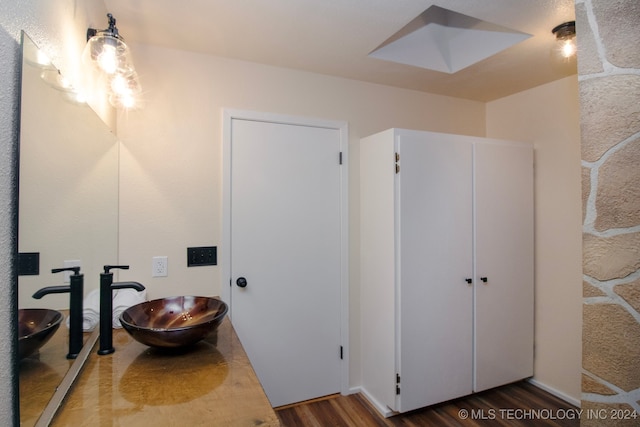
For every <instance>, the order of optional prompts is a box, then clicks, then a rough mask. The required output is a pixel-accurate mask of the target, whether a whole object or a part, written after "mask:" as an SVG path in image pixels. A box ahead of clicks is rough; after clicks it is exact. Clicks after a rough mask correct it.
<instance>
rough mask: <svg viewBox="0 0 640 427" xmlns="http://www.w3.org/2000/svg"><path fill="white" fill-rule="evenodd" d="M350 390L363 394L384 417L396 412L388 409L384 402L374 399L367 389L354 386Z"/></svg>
mask: <svg viewBox="0 0 640 427" xmlns="http://www.w3.org/2000/svg"><path fill="white" fill-rule="evenodd" d="M351 390H354V393H360V394H362V395H363V396H364V398H365V399H366V400H367V402H368V403H369V404H370V405H371V406H373V408H374V409H375V410H376V411H378V412H379V413H380V415H382V416H383V417H385V418H389V417H390V416H392V415H395V414H396V413H395V412H394V411H392V410H391V409H389V407H388V406H387V405H385V404H382V403H380V402H378V400H376V399H375V398H374V397H373V396H371V395H370V394H369V393H368V392H367V390H365V389H364V388H362V387H354V388H352V389H351Z"/></svg>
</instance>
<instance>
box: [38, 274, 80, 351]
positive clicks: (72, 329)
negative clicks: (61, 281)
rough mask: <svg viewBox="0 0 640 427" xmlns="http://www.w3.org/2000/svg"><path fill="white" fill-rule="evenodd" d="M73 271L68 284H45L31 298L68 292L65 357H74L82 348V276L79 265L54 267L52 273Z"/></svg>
mask: <svg viewBox="0 0 640 427" xmlns="http://www.w3.org/2000/svg"><path fill="white" fill-rule="evenodd" d="M62 271H73V274H72V275H71V276H70V277H69V285H61V286H47V287H45V288H42V289H39V290H38V291H37V292H36V293H35V294H33V298H35V299H40V298H42V297H43V296H45V295H48V294H62V293H67V292H68V293H69V353H67V359H75V358H76V357H78V353H80V350H81V349H82V344H83V338H82V318H83V314H82V298H83V294H84V278H83V275H82V274H80V267H66V268H54V269H53V270H51V272H52V273H60V272H62Z"/></svg>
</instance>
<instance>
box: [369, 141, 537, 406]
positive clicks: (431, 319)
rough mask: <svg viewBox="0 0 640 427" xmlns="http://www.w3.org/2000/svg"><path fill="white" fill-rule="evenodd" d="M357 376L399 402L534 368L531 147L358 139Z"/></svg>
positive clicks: (374, 393) (377, 398) (377, 397)
mask: <svg viewBox="0 0 640 427" xmlns="http://www.w3.org/2000/svg"><path fill="white" fill-rule="evenodd" d="M360 156H361V157H360V170H361V176H360V185H361V192H360V197H361V199H360V216H361V229H360V235H361V249H360V250H361V283H362V286H361V316H362V317H361V321H362V326H361V327H362V359H363V363H362V385H363V391H364V393H365V394H366V395H367V397H368V398H369V399H370V400H371V401H372V403H374V404H375V405H376V406H377V407H378V409H379V410H381V411H382V412H383V413H390V411H397V412H405V411H410V410H412V409H416V408H420V407H423V406H427V405H431V404H435V403H438V402H443V401H446V400H449V399H453V398H456V397H460V396H464V395H467V394H471V393H473V392H478V391H481V390H486V389H488V388H492V387H496V386H499V385H503V384H507V383H510V382H513V381H517V380H520V379H523V378H526V377H529V376H531V375H532V374H533V256H534V254H533V148H532V146H531V145H529V144H525V143H518V142H509V141H499V140H493V139H486V138H478V137H468V136H460V135H450V134H441V133H433V132H423V131H410V130H404V129H390V130H387V131H384V132H381V133H379V134H376V135H373V136H370V137H367V138H364V139H362V140H361V143H360Z"/></svg>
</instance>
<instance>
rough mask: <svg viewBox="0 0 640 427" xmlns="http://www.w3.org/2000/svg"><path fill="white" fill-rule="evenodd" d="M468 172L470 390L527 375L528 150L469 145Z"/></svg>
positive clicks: (529, 336) (530, 181)
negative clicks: (471, 163) (471, 206)
mask: <svg viewBox="0 0 640 427" xmlns="http://www.w3.org/2000/svg"><path fill="white" fill-rule="evenodd" d="M475 170H476V176H475V198H476V285H475V286H476V294H475V298H476V304H475V309H476V311H475V322H476V338H475V363H476V369H475V373H476V374H475V385H474V391H481V390H486V389H488V388H492V387H496V386H499V385H503V384H507V383H510V382H513V381H516V380H520V379H522V378H526V377H529V376H531V375H533V268H534V267H533V259H534V254H533V248H534V245H533V212H534V211H533V149H532V147H531V146H530V145H525V144H517V143H514V144H508V143H500V142H495V143H482V144H476V146H475ZM482 278H486V282H485V281H483V280H482Z"/></svg>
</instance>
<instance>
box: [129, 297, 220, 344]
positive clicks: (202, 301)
mask: <svg viewBox="0 0 640 427" xmlns="http://www.w3.org/2000/svg"><path fill="white" fill-rule="evenodd" d="M227 311H228V307H227V304H225V303H224V302H223V301H220V300H219V299H217V298H210V297H199V296H179V297H169V298H161V299H156V300H152V301H146V302H143V303H140V304H137V305H134V306H133V307H130V308H128V309H126V310H125V311H124V312H123V313H122V315H121V316H120V322H121V323H122V327H123V328H124V329H125V330H126V331H127V332H128V333H129V334H130V335H131V336H132V337H133V338H134V339H135V340H137V341H139V342H141V343H142V344H145V345H148V346H150V347H158V348H179V347H186V346H189V345H192V344H195V343H196V342H198V341H200V340H201V339H203V338H205V337H207V336H208V335H209V334H211V333H212V332H213V331H215V330H216V329H217V327H218V325H220V322H222V319H223V318H224V316H225V315H226V314H227Z"/></svg>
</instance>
